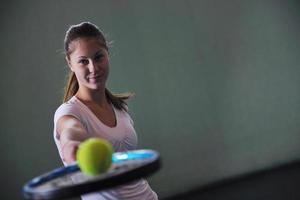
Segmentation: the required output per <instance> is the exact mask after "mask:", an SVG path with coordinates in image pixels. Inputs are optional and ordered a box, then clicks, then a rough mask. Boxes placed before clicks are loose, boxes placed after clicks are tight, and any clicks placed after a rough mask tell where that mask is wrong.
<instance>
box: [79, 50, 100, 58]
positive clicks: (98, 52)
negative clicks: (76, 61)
mask: <svg viewBox="0 0 300 200" xmlns="http://www.w3.org/2000/svg"><path fill="white" fill-rule="evenodd" d="M101 53H103V50H102V49H101V50H99V51H97V52H96V53H95V55H94V56H97V55H99V54H101ZM77 58H87V56H78V57H77Z"/></svg>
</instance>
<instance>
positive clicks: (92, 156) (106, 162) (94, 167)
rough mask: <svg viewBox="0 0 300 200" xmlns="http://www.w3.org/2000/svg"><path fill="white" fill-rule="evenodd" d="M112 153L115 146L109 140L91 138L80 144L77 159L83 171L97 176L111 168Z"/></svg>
mask: <svg viewBox="0 0 300 200" xmlns="http://www.w3.org/2000/svg"><path fill="white" fill-rule="evenodd" d="M112 154H113V148H112V145H111V144H110V143H109V142H107V141H106V140H103V139H99V138H91V139H87V140H85V141H84V142H82V143H81V144H80V145H79V148H78V151H77V153H76V159H77V162H78V165H79V168H80V170H81V171H82V172H83V173H85V174H86V175H90V176H95V175H97V174H100V173H103V172H105V171H107V170H108V169H109V168H110V166H111V163H112Z"/></svg>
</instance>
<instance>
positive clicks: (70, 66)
mask: <svg viewBox="0 0 300 200" xmlns="http://www.w3.org/2000/svg"><path fill="white" fill-rule="evenodd" d="M65 59H66V62H67V63H68V66H69V68H70V70H71V71H72V72H74V71H73V67H72V65H71V61H70V59H69V58H68V56H66V57H65Z"/></svg>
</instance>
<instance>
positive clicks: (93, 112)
mask: <svg viewBox="0 0 300 200" xmlns="http://www.w3.org/2000/svg"><path fill="white" fill-rule="evenodd" d="M64 47H65V55H66V61H67V64H68V66H69V68H70V74H69V81H68V83H67V86H66V89H65V95H64V102H63V104H62V105H60V106H59V107H58V109H57V110H56V112H55V115H54V140H55V143H56V146H57V148H58V152H59V155H60V157H61V159H62V161H63V163H64V165H69V164H71V163H73V162H74V161H76V156H75V155H76V151H77V149H78V146H79V145H80V143H81V142H83V141H84V140H86V139H87V138H91V137H99V138H103V139H106V140H107V141H109V142H110V143H111V144H112V145H113V147H114V150H115V152H120V151H126V150H134V149H135V148H136V147H137V135H136V132H135V129H134V127H133V121H132V119H131V118H130V116H129V114H128V107H127V104H126V102H125V101H126V100H127V99H129V98H130V97H131V94H130V93H128V94H127V93H126V94H118V95H114V94H112V93H111V92H110V91H109V90H108V89H107V88H106V81H107V78H108V75H109V52H108V45H107V42H106V39H105V37H104V35H103V33H102V32H101V31H100V29H99V28H98V27H97V26H96V25H94V24H92V23H90V22H82V23H80V24H77V25H72V26H70V28H69V29H68V31H67V32H66V35H65V40H64ZM82 199H83V200H117V199H122V200H156V199H158V197H157V194H156V193H155V192H154V191H153V190H152V189H151V187H150V186H149V184H148V183H147V181H146V180H144V179H140V180H137V181H134V182H131V183H128V184H125V185H121V186H118V187H115V188H111V189H109V190H105V191H99V192H95V193H91V194H86V195H83V196H82Z"/></svg>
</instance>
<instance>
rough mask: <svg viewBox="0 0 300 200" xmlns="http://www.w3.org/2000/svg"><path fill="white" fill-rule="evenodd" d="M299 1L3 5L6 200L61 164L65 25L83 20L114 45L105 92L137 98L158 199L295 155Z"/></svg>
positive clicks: (299, 106) (299, 154)
mask: <svg viewBox="0 0 300 200" xmlns="http://www.w3.org/2000/svg"><path fill="white" fill-rule="evenodd" d="M299 8H300V4H299V1H297V0H286V1H284V0H282V1H279V0H274V1H257V0H253V1H251V0H248V1H247V0H245V1H238V0H227V1H217V0H201V1H196V0H185V1H180V0H153V1H147V0H126V1H120V0H113V1H109V0H102V1H98V0H97V1H96V0H94V1H93V0H91V1H33V0H30V1H17V0H10V1H7V2H3V3H2V4H1V7H0V20H1V27H0V28H1V31H0V42H1V47H0V55H1V70H0V89H1V98H0V106H1V112H0V122H1V126H0V133H1V160H2V161H1V163H2V164H1V177H2V179H3V184H2V188H1V193H0V199H12V200H14V199H22V186H23V184H25V182H27V181H29V180H30V179H32V178H33V177H35V176H38V175H40V174H42V173H45V172H47V171H49V170H52V169H54V168H57V167H60V166H62V163H61V161H60V159H59V156H58V152H57V149H56V146H55V144H54V141H53V135H52V134H53V114H54V112H55V110H56V108H57V107H58V106H59V105H60V104H61V100H62V95H63V88H64V85H65V82H66V75H67V72H68V69H67V67H66V63H65V60H64V55H63V54H62V53H61V52H62V50H63V39H64V35H65V32H66V30H67V29H68V27H69V26H70V25H71V24H77V23H80V22H82V21H90V22H92V23H94V24H96V25H98V26H99V27H100V28H101V29H102V30H103V32H104V33H105V34H106V37H107V39H108V40H109V41H112V42H113V46H112V48H111V49H110V52H111V64H110V66H111V71H110V78H109V81H108V88H109V89H110V90H111V91H113V92H127V91H130V92H134V93H135V94H136V95H135V97H134V98H133V99H131V100H130V102H129V108H130V113H131V116H132V118H133V119H134V122H135V128H136V131H137V133H138V137H139V148H151V149H156V150H158V151H159V152H160V153H161V156H162V161H163V167H162V169H161V170H160V171H159V172H158V173H156V174H155V175H153V176H151V177H150V178H148V181H149V182H150V184H151V186H152V188H153V189H154V190H155V191H156V192H157V193H158V195H159V197H160V199H164V198H172V197H175V196H176V195H180V194H184V193H187V192H188V191H192V190H193V191H194V190H195V189H197V188H201V187H205V186H206V185H209V184H213V183H216V182H218V181H222V180H226V179H228V178H232V177H238V176H241V175H243V174H248V173H251V172H257V171H260V170H264V169H269V168H272V167H276V166H281V165H283V164H285V163H291V162H295V161H297V160H298V159H299V158H300V125H299V121H300V93H299V91H300V68H299V65H300V56H299V51H300V41H299V33H300V14H299V13H300V12H299ZM2 61H3V62H2ZM291 178H293V177H291ZM299 180H300V179H299ZM208 199H209V198H208ZM287 199H288V198H287Z"/></svg>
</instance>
